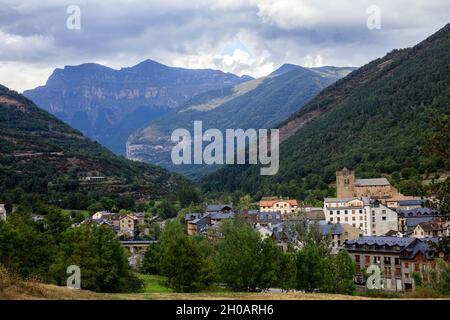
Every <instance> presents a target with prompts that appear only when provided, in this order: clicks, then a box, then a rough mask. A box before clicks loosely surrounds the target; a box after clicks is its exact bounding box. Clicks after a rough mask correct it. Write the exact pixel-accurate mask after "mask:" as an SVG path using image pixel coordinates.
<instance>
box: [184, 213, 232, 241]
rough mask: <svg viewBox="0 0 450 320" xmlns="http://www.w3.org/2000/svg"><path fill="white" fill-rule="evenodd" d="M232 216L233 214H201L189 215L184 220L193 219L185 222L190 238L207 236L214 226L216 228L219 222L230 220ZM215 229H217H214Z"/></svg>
mask: <svg viewBox="0 0 450 320" xmlns="http://www.w3.org/2000/svg"><path fill="white" fill-rule="evenodd" d="M233 216H234V213H233V212H230V213H222V212H208V213H203V214H195V215H193V214H189V216H188V215H186V216H185V219H186V218H190V219H191V218H194V219H191V220H188V221H187V233H188V235H190V236H193V235H198V234H203V235H207V234H208V231H209V230H210V229H211V228H212V227H215V226H218V225H219V224H220V222H222V221H223V220H226V219H230V218H232V217H233ZM216 228H217V227H216Z"/></svg>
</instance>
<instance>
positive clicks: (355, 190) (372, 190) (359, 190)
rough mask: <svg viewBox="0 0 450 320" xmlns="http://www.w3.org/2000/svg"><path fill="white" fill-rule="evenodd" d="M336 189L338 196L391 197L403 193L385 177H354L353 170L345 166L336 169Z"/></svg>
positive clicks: (399, 196) (380, 198) (381, 198)
mask: <svg viewBox="0 0 450 320" xmlns="http://www.w3.org/2000/svg"><path fill="white" fill-rule="evenodd" d="M336 191H337V197H338V198H352V197H356V198H361V197H370V198H372V199H379V200H385V199H392V198H401V197H403V195H402V194H401V193H400V192H398V190H397V189H396V188H395V187H393V186H392V185H391V184H390V182H389V181H388V180H387V179H386V178H372V179H356V178H355V171H352V170H348V169H347V168H344V169H342V170H341V171H336Z"/></svg>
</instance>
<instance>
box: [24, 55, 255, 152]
mask: <svg viewBox="0 0 450 320" xmlns="http://www.w3.org/2000/svg"><path fill="white" fill-rule="evenodd" d="M247 80H249V77H247V76H246V77H238V76H236V75H234V74H231V73H224V72H222V71H219V70H210V69H199V70H191V69H183V68H174V67H169V66H166V65H163V64H160V63H158V62H156V61H152V60H146V61H143V62H141V63H139V64H137V65H135V66H133V67H130V68H122V69H120V70H114V69H111V68H108V67H105V66H102V65H98V64H94V63H87V64H82V65H79V66H66V67H64V69H56V70H55V71H54V72H53V74H52V75H51V76H50V77H49V79H48V80H47V83H46V84H45V86H41V87H38V88H35V89H33V90H28V91H25V92H24V95H25V96H27V97H28V98H30V99H31V100H33V101H34V102H35V103H36V104H37V105H38V106H39V107H41V108H43V109H45V110H47V111H49V112H50V113H52V114H54V115H56V116H57V117H58V118H59V119H61V120H63V121H65V122H66V123H68V124H69V125H71V126H72V127H74V128H76V129H78V130H80V131H81V132H82V133H84V134H85V135H87V136H88V137H90V138H92V139H95V140H97V141H99V142H100V143H101V144H103V145H104V146H106V147H108V148H109V149H110V150H112V151H113V152H115V153H118V154H125V142H126V140H127V138H128V135H130V134H131V133H132V132H134V131H135V130H136V129H137V128H140V127H141V126H143V125H145V124H147V123H149V122H150V121H152V120H153V119H155V118H157V117H159V116H161V115H162V114H164V113H165V112H167V111H169V110H170V109H173V108H177V107H178V106H180V105H181V104H182V103H183V102H185V101H187V100H188V99H189V98H191V97H193V96H195V95H197V94H199V93H202V92H205V91H209V90H215V89H220V88H224V87H231V86H233V85H236V84H238V83H242V82H245V81H247Z"/></svg>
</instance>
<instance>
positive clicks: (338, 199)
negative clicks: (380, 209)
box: [324, 197, 370, 205]
mask: <svg viewBox="0 0 450 320" xmlns="http://www.w3.org/2000/svg"><path fill="white" fill-rule="evenodd" d="M353 200H359V201H362V202H363V203H364V204H365V205H368V204H370V198H368V197H362V198H357V197H353V198H325V199H324V202H331V203H335V202H341V203H342V202H350V201H353Z"/></svg>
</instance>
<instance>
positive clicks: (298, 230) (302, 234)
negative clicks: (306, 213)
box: [291, 222, 333, 256]
mask: <svg viewBox="0 0 450 320" xmlns="http://www.w3.org/2000/svg"><path fill="white" fill-rule="evenodd" d="M305 223H306V222H305ZM305 223H295V224H294V225H293V226H291V230H292V231H293V232H294V234H295V235H296V238H297V241H299V242H300V243H301V244H303V245H304V246H308V245H316V246H317V248H318V249H319V250H320V252H321V254H322V255H324V256H325V255H329V254H330V252H331V249H332V247H333V245H332V243H333V242H332V239H331V236H330V235H323V234H322V232H321V231H320V226H319V223H318V222H314V223H312V224H305Z"/></svg>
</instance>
